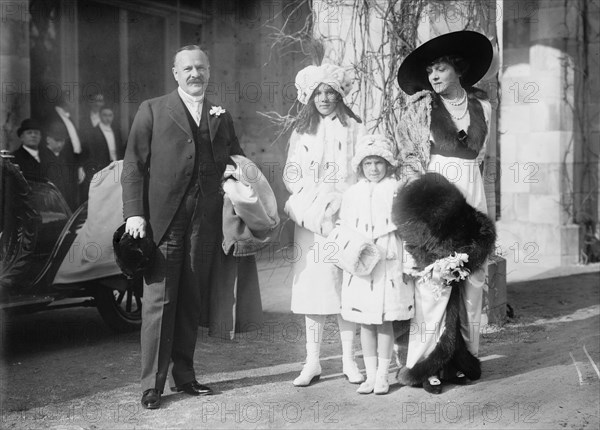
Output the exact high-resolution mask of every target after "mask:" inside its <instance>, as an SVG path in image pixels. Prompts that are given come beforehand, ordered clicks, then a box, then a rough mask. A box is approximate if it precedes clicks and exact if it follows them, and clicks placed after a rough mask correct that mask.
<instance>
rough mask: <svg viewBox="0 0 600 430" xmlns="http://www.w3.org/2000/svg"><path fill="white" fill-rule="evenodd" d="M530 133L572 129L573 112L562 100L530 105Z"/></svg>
mask: <svg viewBox="0 0 600 430" xmlns="http://www.w3.org/2000/svg"><path fill="white" fill-rule="evenodd" d="M530 109H531V113H530V115H531V117H532V118H535V121H533V122H532V125H531V131H533V132H545V131H568V130H572V129H573V111H572V110H571V109H570V108H569V107H568V106H566V105H565V103H564V102H563V101H562V100H559V99H556V100H555V101H547V100H546V101H542V100H541V99H539V100H537V101H536V102H535V103H531V105H530Z"/></svg>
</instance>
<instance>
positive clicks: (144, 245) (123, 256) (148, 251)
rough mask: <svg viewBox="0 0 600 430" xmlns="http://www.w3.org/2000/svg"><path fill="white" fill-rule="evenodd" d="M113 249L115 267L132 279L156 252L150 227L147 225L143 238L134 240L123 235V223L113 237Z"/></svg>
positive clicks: (128, 235) (125, 234)
mask: <svg viewBox="0 0 600 430" xmlns="http://www.w3.org/2000/svg"><path fill="white" fill-rule="evenodd" d="M113 248H114V250H115V259H116V261H117V265H118V266H119V268H120V269H121V271H122V272H123V274H124V275H125V276H127V277H128V278H130V279H131V278H133V277H134V276H135V275H136V274H138V273H141V272H142V271H143V270H144V269H145V268H146V266H147V265H148V264H149V263H150V261H151V260H152V257H153V255H154V251H155V250H156V244H155V243H154V241H153V240H152V229H151V228H150V225H149V224H148V228H147V229H146V236H145V237H144V238H138V239H134V238H133V236H131V235H130V234H129V233H125V223H123V224H122V225H121V226H120V227H119V228H118V229H117V231H115V234H114V235H113Z"/></svg>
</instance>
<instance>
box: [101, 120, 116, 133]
mask: <svg viewBox="0 0 600 430" xmlns="http://www.w3.org/2000/svg"><path fill="white" fill-rule="evenodd" d="M98 127H100V130H104V131H109V132H110V131H113V129H112V127H111V126H110V125H106V124H103V123H102V122H99V123H98Z"/></svg>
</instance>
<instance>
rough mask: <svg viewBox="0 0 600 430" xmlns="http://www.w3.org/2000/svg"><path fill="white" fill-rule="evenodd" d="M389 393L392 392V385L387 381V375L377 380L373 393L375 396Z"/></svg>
mask: <svg viewBox="0 0 600 430" xmlns="http://www.w3.org/2000/svg"><path fill="white" fill-rule="evenodd" d="M388 391H390V384H389V383H388V381H387V375H385V378H384V377H381V378H376V379H375V387H374V388H373V392H374V393H375V394H387V393H388Z"/></svg>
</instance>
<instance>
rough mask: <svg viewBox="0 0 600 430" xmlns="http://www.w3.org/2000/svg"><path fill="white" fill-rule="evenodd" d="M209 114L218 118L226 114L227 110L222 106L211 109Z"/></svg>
mask: <svg viewBox="0 0 600 430" xmlns="http://www.w3.org/2000/svg"><path fill="white" fill-rule="evenodd" d="M208 113H209V114H210V115H212V116H215V117H217V118H218V117H219V116H221V114H222V113H225V109H223V108H222V107H221V106H213V107H211V108H210V111H209V112H208Z"/></svg>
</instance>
